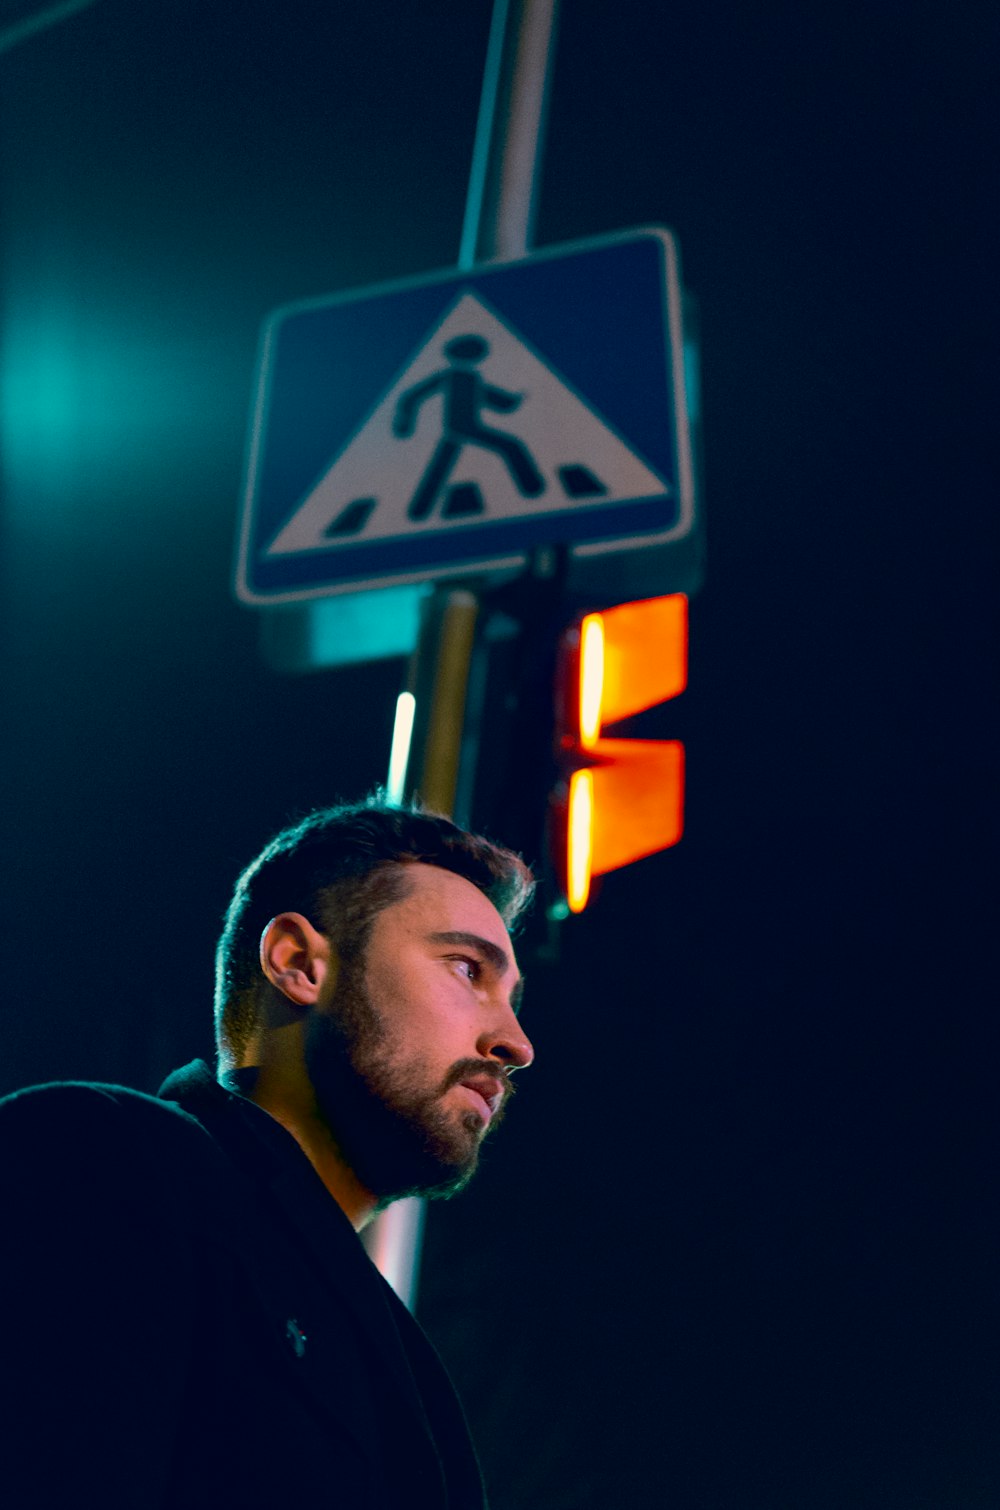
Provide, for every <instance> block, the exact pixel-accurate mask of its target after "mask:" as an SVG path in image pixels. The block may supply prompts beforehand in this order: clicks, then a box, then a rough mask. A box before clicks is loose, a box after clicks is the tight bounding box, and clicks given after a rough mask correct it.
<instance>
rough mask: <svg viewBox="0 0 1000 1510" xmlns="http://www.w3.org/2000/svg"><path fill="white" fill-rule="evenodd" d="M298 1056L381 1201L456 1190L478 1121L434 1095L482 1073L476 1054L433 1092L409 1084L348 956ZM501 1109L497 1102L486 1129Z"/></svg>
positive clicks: (409, 1075)
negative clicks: (450, 1108) (449, 1107)
mask: <svg viewBox="0 0 1000 1510" xmlns="http://www.w3.org/2000/svg"><path fill="white" fill-rule="evenodd" d="M305 1052H306V1067H307V1069H308V1071H309V1078H310V1080H311V1081H312V1085H313V1089H314V1091H315V1093H316V1105H317V1109H318V1111H319V1113H320V1116H321V1117H322V1119H323V1121H324V1122H325V1124H326V1125H327V1127H328V1128H329V1130H330V1132H331V1133H332V1135H333V1137H334V1139H335V1141H336V1143H337V1146H338V1148H339V1149H340V1151H341V1153H342V1154H343V1156H344V1160H345V1162H346V1163H347V1165H348V1167H349V1168H350V1169H351V1170H352V1171H353V1173H354V1174H355V1175H356V1176H357V1178H358V1179H359V1180H360V1181H361V1183H362V1185H364V1186H365V1188H366V1189H368V1190H370V1191H371V1192H372V1194H373V1195H374V1196H375V1197H376V1200H377V1202H378V1205H379V1206H380V1207H383V1206H387V1205H389V1203H390V1202H391V1201H395V1200H398V1199H399V1198H400V1197H401V1196H405V1195H425V1196H431V1197H436V1198H438V1199H446V1198H447V1197H449V1196H452V1195H456V1194H457V1193H458V1191H460V1190H462V1189H464V1187H465V1186H466V1185H467V1184H468V1182H469V1180H470V1179H471V1178H472V1176H473V1174H474V1173H475V1171H476V1166H477V1164H478V1162H479V1145H480V1143H481V1142H482V1139H483V1136H484V1131H485V1130H484V1126H483V1121H482V1118H481V1117H480V1116H479V1115H478V1114H477V1113H476V1112H474V1111H471V1110H470V1111H467V1112H463V1113H460V1114H456V1113H455V1112H454V1111H452V1112H450V1113H449V1111H448V1110H447V1109H446V1108H445V1106H444V1104H443V1100H442V1098H443V1096H444V1093H445V1092H446V1091H447V1090H448V1089H449V1088H450V1086H452V1085H457V1084H458V1082H459V1080H461V1079H462V1077H463V1076H467V1075H469V1074H477V1073H479V1074H481V1073H482V1069H483V1062H482V1060H476V1059H469V1060H460V1061H459V1062H458V1063H456V1064H453V1065H452V1066H451V1067H450V1069H449V1070H448V1073H447V1075H446V1076H445V1077H444V1080H443V1082H442V1083H441V1084H438V1085H436V1086H434V1087H432V1088H429V1087H427V1086H425V1085H420V1084H418V1083H417V1081H416V1078H415V1075H414V1073H413V1071H412V1070H411V1069H410V1067H409V1066H407V1065H405V1064H398V1063H393V1061H392V1046H391V1031H390V1024H388V1023H386V1022H385V1021H384V1019H383V1017H382V1015H381V1014H380V1013H379V1011H378V1008H377V1007H376V1005H375V1003H374V1002H373V1001H372V999H371V996H370V995H369V992H368V989H367V985H366V982H365V977H364V968H363V963H362V962H355V961H349V962H347V961H345V962H343V963H342V965H341V973H340V978H339V980H338V982H337V987H336V990H335V993H334V996H333V1000H332V1001H331V1003H330V1004H329V1007H328V1009H327V1011H326V1012H324V1013H321V1014H315V1015H314V1016H313V1017H312V1019H311V1021H310V1023H309V1027H308V1031H307V1036H306V1049H305ZM498 1078H499V1077H498ZM506 1099H507V1098H506V1096H505V1098H504V1100H505V1101H506ZM502 1112H503V1106H502V1105H501V1106H498V1107H497V1110H496V1112H495V1113H494V1115H493V1117H492V1119H491V1126H493V1125H495V1124H496V1123H497V1122H499V1120H500V1117H501V1115H502Z"/></svg>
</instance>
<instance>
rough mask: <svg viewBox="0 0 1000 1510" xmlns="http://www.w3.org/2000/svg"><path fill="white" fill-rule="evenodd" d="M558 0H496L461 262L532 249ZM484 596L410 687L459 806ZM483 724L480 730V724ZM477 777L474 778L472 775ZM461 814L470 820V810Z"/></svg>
mask: <svg viewBox="0 0 1000 1510" xmlns="http://www.w3.org/2000/svg"><path fill="white" fill-rule="evenodd" d="M557 6H558V0H493V21H492V25H491V28H490V39H489V43H488V46H487V54H486V65H485V69H484V75H483V90H482V95H481V98H480V106H479V119H478V122H477V125H476V139H475V144H474V147H473V154H472V168H471V172H470V175H469V190H468V196H467V198H466V206H465V222H464V225H463V229H462V245H461V250H460V252H459V267H460V268H464V269H471V268H472V267H474V266H475V265H476V263H478V262H489V261H492V260H494V259H496V258H503V257H519V256H523V255H524V253H525V252H526V251H527V250H528V246H529V243H530V240H531V235H532V229H533V223H534V212H535V204H536V200H537V192H538V179H539V168H540V163H541V142H542V133H543V129H544V122H545V110H546V101H547V97H548V87H549V80H550V77H551V72H552V55H553V51H554V44H555V20H556V11H557ZM478 616H479V602H478V599H477V597H476V594H475V593H474V592H473V591H471V590H470V589H469V588H468V587H459V586H455V585H454V584H450V585H449V584H447V583H441V584H440V585H439V586H438V587H437V588H436V589H435V591H434V594H433V595H432V597H431V598H430V600H429V601H428V603H427V604H425V613H424V617H423V620H422V622H421V629H420V637H419V640H418V642H417V648H416V650H415V651H414V654H413V657H412V659H411V662H410V672H409V687H410V691H411V692H413V693H414V695H415V697H416V703H417V706H416V722H415V725H414V731H413V748H414V750H415V752H416V755H415V758H414V759H413V760H412V761H411V770H412V772H413V777H412V779H408V780H407V782H406V789H407V790H408V791H410V792H412V793H414V794H415V795H417V796H419V797H420V798H421V799H422V800H423V802H424V804H425V805H426V806H427V807H428V808H431V809H433V810H434V811H435V812H439V813H444V814H445V815H446V816H449V817H450V816H452V815H453V814H454V806H455V795H456V791H457V790H458V781H459V764H460V760H461V758H462V756H463V748H464V755H465V758H466V759H467V760H468V759H474V758H475V739H474V738H471V739H470V738H466V740H465V744H464V747H463V733H465V734H466V735H468V734H469V732H470V731H468V730H466V729H465V723H466V698H467V692H468V685H469V673H470V669H471V667H472V663H473V657H474V655H475V654H476V653H477V645H476V625H477V620H478ZM472 732H473V733H474V731H472ZM464 785H466V786H468V785H469V783H467V782H466V783H464ZM459 817H460V821H467V816H466V815H465V814H464V813H463V814H461V815H459ZM423 1207H424V1203H423V1201H421V1200H418V1199H415V1198H411V1199H408V1200H404V1201H397V1202H396V1203H395V1205H393V1206H390V1207H389V1209H388V1210H387V1211H384V1212H383V1213H382V1214H381V1216H379V1217H377V1218H376V1219H375V1221H374V1222H372V1223H371V1225H370V1226H369V1227H368V1229H367V1230H366V1232H365V1246H366V1248H367V1249H368V1252H369V1254H370V1255H371V1257H372V1259H373V1260H374V1262H375V1263H376V1264H377V1265H378V1268H379V1269H380V1271H381V1272H382V1274H384V1275H385V1277H386V1279H387V1280H388V1281H389V1283H390V1284H391V1285H392V1286H393V1288H394V1289H395V1291H396V1293H397V1294H398V1295H399V1297H400V1299H401V1300H402V1301H403V1303H404V1304H405V1305H407V1306H409V1308H410V1310H412V1309H413V1306H414V1303H415V1299H416V1290H417V1277H418V1273H419V1266H420V1244H421V1239H422V1235H423Z"/></svg>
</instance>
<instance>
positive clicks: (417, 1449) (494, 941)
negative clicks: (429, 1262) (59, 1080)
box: [0, 799, 533, 1510]
mask: <svg viewBox="0 0 1000 1510" xmlns="http://www.w3.org/2000/svg"><path fill="white" fill-rule="evenodd" d="M532 885H533V882H532V879H531V875H530V872H529V871H528V870H527V868H526V867H525V866H524V864H523V862H522V861H521V860H519V859H518V858H517V856H515V855H513V854H511V853H510V852H509V851H507V850H503V849H500V848H498V847H497V846H494V845H492V844H489V843H488V842H487V841H485V840H483V839H478V838H475V837H473V836H472V835H469V834H466V833H463V832H462V831H461V830H459V829H457V828H456V827H455V826H454V825H452V824H451V823H449V822H448V821H447V820H446V819H443V818H438V817H435V816H432V815H430V814H425V813H420V812H417V811H410V810H405V811H404V810H400V809H396V808H391V807H388V806H386V805H384V804H382V803H381V802H379V801H378V800H377V799H373V800H372V801H370V802H368V803H364V804H361V805H358V806H354V807H348V808H340V809H330V810H327V811H321V812H317V813H314V814H312V815H311V816H310V817H308V818H306V819H304V820H303V821H302V822H301V823H299V824H297V825H296V826H295V827H293V828H290V829H288V830H286V831H285V832H283V833H281V834H279V835H278V837H277V838H276V839H274V840H273V841H272V842H271V843H270V844H269V845H268V846H267V847H266V848H265V849H264V851H263V852H262V853H261V855H260V856H259V857H258V858H257V859H256V860H255V861H254V862H253V863H252V864H251V865H250V866H249V867H248V869H247V870H246V871H245V872H244V873H243V875H242V876H241V877H240V880H239V882H238V883H237V886H236V891H235V895H234V897H233V901H232V903H231V905H230V908H229V911H228V914H227V918H226V924H225V929H224V931H223V935H222V938H221V940H220V943H219V948H218V956H217V984H216V1033H217V1040H218V1057H219V1071H218V1078H217V1079H216V1078H215V1077H214V1076H213V1075H212V1073H211V1072H210V1071H209V1069H208V1067H207V1066H206V1065H205V1064H204V1063H202V1062H201V1061H196V1062H195V1063H194V1064H192V1065H188V1066H187V1068H186V1069H183V1070H180V1071H178V1072H176V1073H175V1074H173V1075H171V1076H170V1078H169V1079H168V1080H167V1081H166V1083H165V1084H164V1085H163V1086H162V1087H161V1089H160V1092H159V1099H154V1098H152V1097H148V1096H144V1095H141V1094H140V1093H138V1092H135V1091H129V1090H124V1089H122V1088H120V1087H115V1086H98V1085H84V1084H69V1085H54V1086H44V1087H38V1088H35V1089H32V1090H28V1091H22V1092H19V1093H18V1094H16V1095H14V1096H12V1097H9V1098H7V1099H6V1101H4V1102H0V1213H2V1221H3V1227H2V1243H3V1260H2V1265H0V1269H2V1278H0V1296H2V1304H3V1310H4V1313H5V1318H6V1319H5V1321H4V1326H3V1334H4V1335H3V1343H2V1347H0V1378H2V1379H3V1389H2V1391H0V1422H2V1426H0V1441H2V1463H3V1468H2V1478H0V1482H2V1485H3V1490H2V1492H3V1499H4V1503H5V1505H9V1506H11V1507H12V1510H13V1507H15V1506H17V1507H21V1506H25V1507H27V1506H39V1507H41V1506H45V1507H47V1510H48V1507H52V1506H56V1505H66V1504H71V1503H77V1502H78V1501H81V1500H83V1499H84V1498H89V1499H93V1501H94V1502H95V1503H99V1504H101V1506H102V1510H108V1507H119V1506H122V1507H123V1506H129V1507H133V1510H134V1507H175V1506H177V1507H180V1506H182V1505H183V1506H185V1507H187V1510H196V1507H199V1506H204V1507H208V1506H212V1507H215V1510H218V1507H223V1506H226V1507H229V1506H240V1507H243V1506H257V1505H259V1506H267V1507H269V1510H270V1507H276V1506H279V1505H280V1506H282V1507H289V1510H293V1507H296V1506H299V1505H303V1506H305V1505H308V1506H310V1507H313V1506H329V1507H330V1510H341V1507H342V1510H361V1507H365V1510H383V1507H386V1510H387V1507H393V1510H396V1507H404V1506H406V1507H410V1506H414V1507H424V1506H427V1507H435V1510H437V1507H441V1510H444V1507H448V1510H479V1507H481V1506H483V1505H484V1503H485V1501H484V1495H483V1489H482V1483H481V1479H480V1475H479V1470H478V1466H477V1463H476V1459H475V1455H474V1452H473V1450H472V1447H471V1444H470V1442H469V1438H468V1432H467V1429H466V1427H465V1423H464V1420H463V1418H462V1414H461V1410H460V1407H459V1405H458V1402H457V1399H456V1397H455V1395H454V1392H453V1390H452V1387H451V1384H450V1382H449V1380H448V1378H447V1375H446V1374H445V1372H444V1369H443V1367H442V1365H441V1363H440V1360H439V1359H438V1358H437V1355H436V1354H435V1353H434V1351H433V1349H432V1347H431V1345H430V1343H429V1342H428V1341H427V1339H426V1337H425V1336H424V1335H423V1333H422V1332H421V1330H420V1328H419V1327H418V1326H417V1324H416V1322H415V1321H414V1320H413V1319H412V1318H411V1317H410V1316H409V1314H408V1313H407V1312H406V1310H405V1309H404V1307H403V1306H402V1305H401V1304H400V1302H399V1301H398V1300H397V1298H396V1296H395V1295H394V1294H393V1292H392V1291H391V1290H390V1288H389V1286H388V1285H387V1284H386V1283H385V1282H384V1280H383V1279H382V1278H381V1276H380V1275H379V1274H378V1272H377V1270H376V1269H375V1268H374V1267H373V1265H372V1264H371V1262H370V1261H369V1259H368V1258H367V1256H366V1254H365V1252H364V1250H363V1247H362V1245H361V1242H360V1239H359V1237H358V1235H357V1234H358V1232H359V1231H360V1230H361V1229H362V1228H363V1227H364V1225H365V1223H366V1222H368V1221H369V1220H370V1218H371V1217H372V1215H373V1214H374V1213H375V1212H376V1211H377V1210H378V1209H379V1208H381V1207H384V1206H386V1205H388V1204H389V1203H390V1202H391V1201H393V1200H395V1199H397V1198H398V1197H399V1196H401V1195H404V1194H410V1193H417V1192H420V1193H423V1194H427V1195H450V1194H453V1193H454V1192H455V1191H457V1190H459V1189H461V1187H462V1186H463V1185H464V1184H465V1183H466V1182H467V1181H468V1179H469V1178H470V1176H471V1175H472V1173H473V1171H474V1169H475V1167H476V1163H477V1160H478V1157H479V1150H480V1147H481V1145H482V1142H483V1139H484V1137H485V1136H486V1135H487V1134H488V1132H490V1131H491V1129H492V1128H494V1127H495V1126H496V1125H497V1123H498V1121H499V1119H500V1117H501V1116H502V1114H503V1110H504V1106H505V1103H506V1101H507V1098H508V1096H509V1094H510V1089H511V1082H510V1076H511V1074H512V1072H513V1071H514V1070H516V1069H520V1068H522V1067H524V1066H525V1065H527V1064H529V1063H530V1062H531V1058H532V1049H531V1045H530V1043H529V1041H528V1039H527V1038H526V1037H525V1035H524V1032H523V1030H522V1029H521V1026H520V1023H519V1021H518V1018H517V1015H516V1008H517V1003H518V995H519V990H520V978H519V975H518V968H517V964H516V962H515V959H514V954H513V950H512V947H511V943H510V936H509V929H510V928H511V927H512V926H513V924H514V922H515V920H516V918H517V917H518V915H519V913H520V912H521V911H522V910H523V908H524V907H525V906H526V904H527V902H528V900H529V898H530V894H531V889H532ZM128 978H129V973H128V970H127V969H123V973H122V977H121V982H120V985H121V987H122V988H124V985H125V983H126V982H127V980H128ZM111 984H112V985H118V984H119V983H118V982H116V981H112V982H111ZM135 1006H136V1010H140V1009H141V1003H139V1002H137V1003H136V1004H135Z"/></svg>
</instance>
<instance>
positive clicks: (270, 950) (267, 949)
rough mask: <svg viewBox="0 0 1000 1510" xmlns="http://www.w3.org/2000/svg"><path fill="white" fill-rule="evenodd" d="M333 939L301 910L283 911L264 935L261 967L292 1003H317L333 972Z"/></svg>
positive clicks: (307, 1005) (261, 946)
mask: <svg viewBox="0 0 1000 1510" xmlns="http://www.w3.org/2000/svg"><path fill="white" fill-rule="evenodd" d="M331 964H332V951H331V948H330V941H329V939H328V938H326V937H325V936H324V935H323V934H322V933H320V932H319V930H318V929H316V928H314V927H313V925H312V923H310V921H309V919H308V918H305V917H303V916H302V914H301V912H279V913H278V916H277V917H275V918H272V919H271V921H270V922H269V923H268V925H267V927H266V928H265V929H264V932H263V933H262V934H261V937H260V968H261V969H262V970H263V972H264V974H265V975H266V977H267V979H268V980H269V981H270V982H271V985H272V986H275V987H276V988H277V989H278V990H279V991H280V992H281V993H282V995H284V996H287V997H288V1000H289V1001H290V1002H294V1004H295V1005H296V1006H297V1007H303V1008H305V1009H308V1008H309V1007H312V1006H315V1004H316V1002H317V1000H318V998H319V994H320V989H321V987H322V985H323V982H324V981H325V980H326V978H327V976H328V975H329V973H330V969H331Z"/></svg>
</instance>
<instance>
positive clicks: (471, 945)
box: [428, 932, 524, 1011]
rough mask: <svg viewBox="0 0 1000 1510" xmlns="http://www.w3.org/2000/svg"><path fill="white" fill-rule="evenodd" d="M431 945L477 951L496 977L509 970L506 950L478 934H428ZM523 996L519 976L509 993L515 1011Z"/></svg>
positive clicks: (520, 977) (522, 981)
mask: <svg viewBox="0 0 1000 1510" xmlns="http://www.w3.org/2000/svg"><path fill="white" fill-rule="evenodd" d="M428 938H429V939H430V941H431V943H432V944H457V945H458V947H459V948H461V949H477V950H478V951H479V953H480V954H481V955H482V956H483V959H485V960H486V962H487V964H488V965H490V966H491V967H492V969H494V970H495V971H496V973H497V975H503V974H505V973H506V971H507V970H509V969H510V955H509V954H508V953H507V951H506V949H501V947H500V945H499V944H494V942H493V940H492V939H484V938H482V937H481V935H480V934H478V933H462V932H447V933H431V934H428ZM523 994H524V976H523V975H519V976H518V978H517V980H516V982H515V983H514V989H513V990H512V991H511V993H510V1004H511V1006H512V1007H513V1008H514V1010H515V1011H516V1010H517V1008H518V1006H519V1005H520V1002H521V997H522V995H523Z"/></svg>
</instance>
